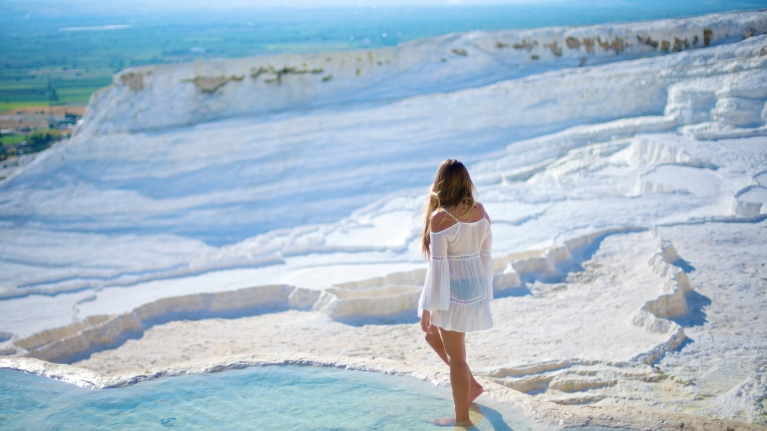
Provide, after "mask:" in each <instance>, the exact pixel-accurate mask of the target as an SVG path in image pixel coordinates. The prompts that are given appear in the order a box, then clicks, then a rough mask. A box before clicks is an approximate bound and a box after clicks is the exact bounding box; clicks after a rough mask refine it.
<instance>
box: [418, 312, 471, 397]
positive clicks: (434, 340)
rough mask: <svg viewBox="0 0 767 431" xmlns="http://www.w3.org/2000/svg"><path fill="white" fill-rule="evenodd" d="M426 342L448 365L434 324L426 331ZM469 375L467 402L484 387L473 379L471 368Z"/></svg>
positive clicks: (443, 347) (440, 338)
mask: <svg viewBox="0 0 767 431" xmlns="http://www.w3.org/2000/svg"><path fill="white" fill-rule="evenodd" d="M426 342H427V343H428V344H429V346H431V348H432V349H434V351H435V352H437V355H439V357H440V358H442V360H443V361H444V362H445V363H446V364H448V365H450V362H449V361H448V359H447V353H446V352H445V346H444V345H443V344H442V337H440V335H439V332H438V329H437V327H436V326H432V327H430V328H429V331H428V332H426ZM469 375H470V376H471V393H470V394H469V402H473V401H474V400H476V399H477V397H479V396H480V395H482V392H483V391H484V388H483V387H482V385H480V384H479V383H478V382H477V380H475V379H474V375H473V374H471V370H469Z"/></svg>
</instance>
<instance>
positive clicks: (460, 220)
mask: <svg viewBox="0 0 767 431" xmlns="http://www.w3.org/2000/svg"><path fill="white" fill-rule="evenodd" d="M491 244H492V234H491V232H490V218H489V217H488V216H487V213H486V212H485V209H484V208H483V207H482V205H481V204H480V203H479V202H475V201H474V184H473V183H472V182H471V178H470V177H469V171H468V170H466V167H465V166H464V165H463V164H462V163H461V162H459V161H458V160H453V159H448V160H445V161H444V162H442V164H441V165H440V166H439V169H438V170H437V176H436V178H434V184H433V185H432V187H431V193H430V195H429V198H428V199H427V200H426V203H425V205H424V229H423V237H422V241H421V247H422V250H423V252H424V254H425V255H426V256H427V257H429V268H428V270H427V272H426V281H425V283H424V286H423V292H422V293H421V299H420V301H419V303H418V312H419V314H420V316H421V329H423V331H424V332H425V333H426V342H427V343H429V345H430V346H431V347H432V348H433V349H434V351H435V352H437V354H438V355H439V357H440V358H442V360H443V361H445V363H447V364H448V365H449V366H450V386H451V387H452V390H453V401H454V403H455V417H454V418H444V419H437V420H435V421H434V423H435V424H437V425H442V426H471V425H472V423H471V420H470V419H469V404H470V403H471V402H472V401H474V399H476V398H477V397H478V396H479V395H480V394H481V393H482V386H480V385H479V383H477V381H476V380H475V379H474V376H473V375H472V374H471V370H470V369H469V366H468V364H467V363H466V347H465V345H464V337H465V335H466V332H472V331H478V330H481V329H488V328H491V327H492V326H493V319H492V317H491V316H490V301H491V300H492V299H493V266H492V260H491V258H490V247H491Z"/></svg>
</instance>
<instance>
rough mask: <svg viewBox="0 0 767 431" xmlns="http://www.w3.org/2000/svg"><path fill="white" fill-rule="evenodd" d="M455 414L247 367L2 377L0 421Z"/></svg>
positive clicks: (351, 423) (39, 425) (371, 390)
mask: <svg viewBox="0 0 767 431" xmlns="http://www.w3.org/2000/svg"><path fill="white" fill-rule="evenodd" d="M476 407H477V408H474V409H473V411H472V418H473V420H474V421H475V423H476V426H475V428H474V429H477V430H498V431H500V430H544V429H548V428H547V427H545V426H544V425H541V424H537V423H535V422H531V421H530V420H529V419H526V418H525V417H524V416H523V415H522V413H520V412H517V411H514V410H513V409H511V408H510V407H508V406H506V405H504V404H501V403H498V402H494V401H492V400H491V399H487V398H486V397H484V398H482V399H481V402H480V403H479V404H478V405H477V406H476ZM451 410H452V398H451V395H450V389H449V388H447V387H439V386H435V385H433V384H431V383H428V382H423V381H420V380H417V379H412V378H407V377H402V376H388V375H383V374H378V373H370V372H363V371H348V370H341V369H337V368H321V367H299V366H268V367H251V368H246V369H240V370H230V371H226V372H223V373H215V374H202V375H186V376H181V377H173V378H164V379H157V380H152V381H145V382H141V383H138V384H135V385H132V386H128V387H122V388H109V389H99V390H92V389H82V388H79V387H77V386H75V385H70V384H67V383H63V382H59V381H56V380H53V379H49V378H45V377H42V376H37V375H31V374H26V373H22V372H20V371H12V370H0V424H2V428H4V429H14V430H22V429H29V430H49V429H57V430H66V429H76V430H85V429H144V430H149V429H163V428H174V427H177V428H183V429H280V430H324V429H332V430H362V429H365V430H403V429H408V430H428V429H438V428H437V427H436V426H434V425H432V424H431V420H433V419H434V418H435V417H437V416H448V415H450V414H451ZM578 429H586V428H578ZM588 429H595V428H588ZM599 429H600V430H606V428H599Z"/></svg>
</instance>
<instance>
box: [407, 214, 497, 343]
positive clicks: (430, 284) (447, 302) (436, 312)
mask: <svg viewBox="0 0 767 431" xmlns="http://www.w3.org/2000/svg"><path fill="white" fill-rule="evenodd" d="M446 213H447V211H446ZM447 214H448V215H450V213H447ZM450 216H451V217H452V215H450ZM456 221H458V220H457V219H456ZM492 242H493V235H492V232H491V231H490V222H489V221H488V220H487V219H486V218H484V217H483V218H482V219H481V220H478V221H475V222H471V223H464V222H460V221H458V223H456V224H454V225H453V226H450V227H449V228H447V229H445V230H442V231H439V232H432V233H431V246H430V247H431V258H430V259H429V268H428V269H427V271H426V281H425V282H424V286H423V291H422V292H421V299H420V300H419V301H418V315H419V316H420V315H421V313H422V312H423V310H429V311H430V312H431V316H432V317H431V323H432V325H435V326H439V327H440V328H442V329H447V330H450V331H459V332H473V331H478V330H482V329H489V328H491V327H492V326H493V318H492V316H491V315H490V301H492V300H493V265H492V259H491V258H490V248H491V246H492Z"/></svg>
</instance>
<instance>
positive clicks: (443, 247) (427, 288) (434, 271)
mask: <svg viewBox="0 0 767 431" xmlns="http://www.w3.org/2000/svg"><path fill="white" fill-rule="evenodd" d="M430 247H431V257H430V258H429V267H428V269H427V270H426V281H425V282H424V284H423V291H422V292H421V299H420V300H419V301H418V315H419V316H420V315H421V314H422V313H423V310H429V311H433V310H447V309H449V308H450V267H449V266H448V262H447V235H443V234H441V232H439V233H437V234H434V233H432V234H431V246H430Z"/></svg>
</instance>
